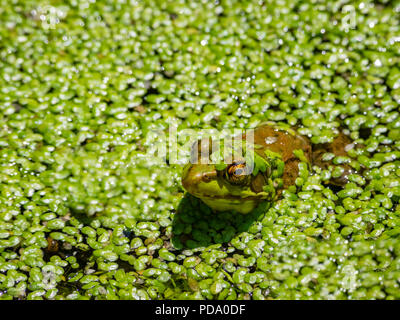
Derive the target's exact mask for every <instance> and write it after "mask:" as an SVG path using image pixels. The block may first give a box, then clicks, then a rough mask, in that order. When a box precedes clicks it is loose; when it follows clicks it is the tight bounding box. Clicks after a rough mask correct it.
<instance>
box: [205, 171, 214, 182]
mask: <svg viewBox="0 0 400 320" xmlns="http://www.w3.org/2000/svg"><path fill="white" fill-rule="evenodd" d="M216 176H217V173H216V172H206V173H203V176H202V177H201V179H202V180H203V181H204V182H210V181H211V180H213V179H214V178H215V177H216Z"/></svg>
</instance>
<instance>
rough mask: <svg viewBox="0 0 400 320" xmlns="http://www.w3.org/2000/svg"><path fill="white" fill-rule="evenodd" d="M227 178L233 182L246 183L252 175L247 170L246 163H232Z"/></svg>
mask: <svg viewBox="0 0 400 320" xmlns="http://www.w3.org/2000/svg"><path fill="white" fill-rule="evenodd" d="M226 178H227V180H228V181H229V182H230V183H232V184H240V185H242V184H245V183H247V182H248V181H249V178H250V175H249V174H248V172H247V167H246V164H245V163H238V164H235V163H234V164H232V165H230V166H229V167H228V169H227V170H226Z"/></svg>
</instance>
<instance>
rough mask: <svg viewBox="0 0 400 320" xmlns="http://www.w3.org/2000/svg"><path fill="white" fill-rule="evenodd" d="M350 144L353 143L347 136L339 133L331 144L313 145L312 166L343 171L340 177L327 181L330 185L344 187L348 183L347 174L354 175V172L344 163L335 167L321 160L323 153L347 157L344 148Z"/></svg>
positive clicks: (330, 162) (330, 161)
mask: <svg viewBox="0 0 400 320" xmlns="http://www.w3.org/2000/svg"><path fill="white" fill-rule="evenodd" d="M352 143H353V141H352V140H351V139H350V138H349V137H348V136H346V135H345V134H344V133H343V132H340V133H339V135H338V136H337V137H336V138H335V139H334V140H333V141H332V142H331V143H320V144H315V145H313V153H312V162H313V164H314V165H316V166H318V167H320V168H321V169H323V170H326V169H328V168H329V166H340V167H342V168H343V169H344V171H343V174H342V175H341V176H340V177H338V178H331V179H330V180H329V183H330V184H333V185H336V186H344V185H345V184H346V183H347V181H348V176H349V174H352V173H355V170H354V169H353V168H352V167H351V166H349V165H348V164H346V163H344V164H340V165H335V164H333V162H332V160H329V161H324V160H322V157H323V155H324V153H327V152H328V153H333V154H334V155H335V156H336V157H340V156H347V152H346V147H347V146H349V145H350V144H352Z"/></svg>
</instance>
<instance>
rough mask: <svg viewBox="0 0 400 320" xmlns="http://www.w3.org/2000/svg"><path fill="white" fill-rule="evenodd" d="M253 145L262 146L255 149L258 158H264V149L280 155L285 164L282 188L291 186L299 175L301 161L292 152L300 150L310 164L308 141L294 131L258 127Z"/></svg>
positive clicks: (263, 126) (266, 125) (272, 127)
mask: <svg viewBox="0 0 400 320" xmlns="http://www.w3.org/2000/svg"><path fill="white" fill-rule="evenodd" d="M254 143H255V144H256V145H259V146H262V148H260V149H256V151H257V153H259V155H260V156H265V154H264V150H265V149H268V150H270V151H273V152H275V153H278V154H280V155H281V157H282V160H283V161H284V163H285V168H284V173H283V176H282V179H283V184H284V188H287V187H288V186H290V185H293V184H294V182H295V180H296V178H297V177H298V175H299V167H298V164H299V163H300V162H301V160H300V159H299V158H298V157H297V156H295V154H294V153H293V151H294V150H299V149H300V150H302V151H303V153H304V156H305V158H306V159H307V160H308V161H309V162H310V163H311V152H312V150H311V144H310V141H309V140H308V139H307V138H306V137H303V136H301V135H299V134H298V133H297V132H296V131H295V130H292V129H289V130H286V129H280V128H278V127H276V126H272V125H269V124H264V125H260V126H259V127H257V128H256V129H255V130H254Z"/></svg>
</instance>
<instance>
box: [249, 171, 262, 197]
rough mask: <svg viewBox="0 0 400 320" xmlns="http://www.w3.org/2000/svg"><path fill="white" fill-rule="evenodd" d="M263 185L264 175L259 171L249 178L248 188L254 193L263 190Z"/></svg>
mask: <svg viewBox="0 0 400 320" xmlns="http://www.w3.org/2000/svg"><path fill="white" fill-rule="evenodd" d="M264 185H265V178H264V175H263V174H261V173H259V174H257V175H256V176H255V177H254V178H253V179H252V180H251V184H250V189H251V191H253V192H255V193H259V192H262V191H263V187H264Z"/></svg>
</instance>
